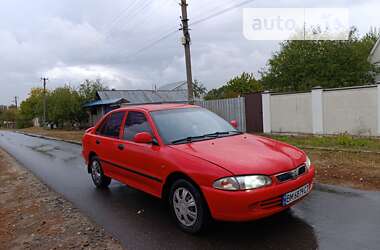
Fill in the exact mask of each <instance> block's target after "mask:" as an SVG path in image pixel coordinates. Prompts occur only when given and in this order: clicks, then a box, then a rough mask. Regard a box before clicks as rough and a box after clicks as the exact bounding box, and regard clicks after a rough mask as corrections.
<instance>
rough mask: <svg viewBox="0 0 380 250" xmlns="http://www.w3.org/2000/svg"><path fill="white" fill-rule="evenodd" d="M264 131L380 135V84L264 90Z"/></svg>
mask: <svg viewBox="0 0 380 250" xmlns="http://www.w3.org/2000/svg"><path fill="white" fill-rule="evenodd" d="M262 101H263V104H262V105H263V107H262V109H263V127H264V133H273V132H276V133H307V134H341V133H348V134H352V135H369V136H379V135H380V86H379V85H367V86H359V87H347V88H339V89H321V88H314V89H313V90H312V91H311V92H303V93H288V94H286V93H285V94H283V93H271V92H264V93H263V94H262Z"/></svg>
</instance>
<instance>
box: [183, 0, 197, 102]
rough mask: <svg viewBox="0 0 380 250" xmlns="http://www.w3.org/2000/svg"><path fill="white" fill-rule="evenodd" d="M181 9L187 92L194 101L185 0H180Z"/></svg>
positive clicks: (191, 100) (190, 99)
mask: <svg viewBox="0 0 380 250" xmlns="http://www.w3.org/2000/svg"><path fill="white" fill-rule="evenodd" d="M180 5H181V10H182V17H181V21H182V31H183V40H182V44H183V46H184V47H185V60H186V76H187V93H188V99H189V103H191V104H192V103H193V102H194V92H193V76H192V73H191V54H190V33H189V19H188V18H187V5H188V4H187V3H186V0H181V4H180Z"/></svg>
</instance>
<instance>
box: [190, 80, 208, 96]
mask: <svg viewBox="0 0 380 250" xmlns="http://www.w3.org/2000/svg"><path fill="white" fill-rule="evenodd" d="M193 92H194V97H196V98H201V97H202V96H204V95H205V94H206V93H207V88H206V87H205V86H204V85H203V84H202V83H201V82H200V81H198V80H194V83H193Z"/></svg>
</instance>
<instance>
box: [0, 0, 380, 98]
mask: <svg viewBox="0 0 380 250" xmlns="http://www.w3.org/2000/svg"><path fill="white" fill-rule="evenodd" d="M237 2H239V1H231V0H192V1H190V2H189V17H190V23H191V22H194V21H196V20H200V19H202V18H204V17H206V16H208V15H210V14H212V13H216V12H218V11H220V10H222V9H224V8H226V7H227V6H232V5H233V4H236V3H237ZM304 5H305V7H348V8H350V11H351V17H352V24H355V25H357V26H358V27H359V30H360V31H361V32H362V33H364V32H366V31H367V30H368V29H369V27H370V26H380V24H379V22H378V9H380V3H379V1H376V0H357V1H354V0H318V1H317V0H312V1H307V2H306V1H301V0H280V1H271V2H268V1H264V0H257V1H253V2H252V3H251V4H249V5H248V7H276V8H279V7H304ZM241 12H242V9H241V8H238V9H236V10H234V11H231V12H228V13H225V14H223V15H221V16H219V17H216V18H213V19H210V20H207V22H203V23H201V24H198V25H195V26H192V27H191V29H192V30H191V36H192V47H191V50H192V62H193V74H194V78H196V79H198V80H200V81H201V82H202V83H204V84H205V85H206V87H207V88H209V89H211V88H214V87H217V86H219V85H221V84H223V83H224V82H226V81H227V80H228V79H230V78H231V77H233V76H234V75H237V74H240V73H241V72H243V71H248V72H253V73H255V74H256V76H258V73H257V72H258V71H259V70H260V69H261V68H263V67H264V66H265V64H266V62H267V59H268V58H269V57H270V56H271V55H272V53H274V51H276V50H277V49H278V47H279V46H278V42H258V41H248V40H246V39H245V38H244V37H243V34H242V15H241ZM363 13H365V17H364V18H363ZM180 15H181V13H180V8H179V6H178V4H176V3H175V1H173V0H155V1H150V0H136V1H125V0H113V1H112V4H110V3H109V2H108V1H101V0H81V1H76V0H75V1H74V0H65V1H49V0H34V1H25V0H3V1H2V7H1V8H0V16H1V17H2V22H1V23H0V41H1V46H0V86H1V89H2V91H1V92H0V104H9V103H10V100H11V97H12V96H15V95H17V96H20V97H21V98H22V99H23V98H25V97H26V96H27V93H28V92H29V90H30V88H31V87H36V86H41V83H40V82H39V79H40V77H41V76H46V77H48V78H49V79H50V81H49V83H48V86H49V88H54V87H57V86H61V85H63V84H65V83H70V84H72V85H78V84H79V83H80V82H81V81H83V80H84V79H86V78H92V79H95V78H102V79H103V80H104V81H105V82H106V83H107V84H108V85H109V86H110V87H114V88H120V89H137V88H141V89H146V88H148V89H150V88H152V85H154V84H158V85H162V84H164V83H168V82H174V81H180V80H184V79H185V78H186V74H185V64H184V55H183V54H184V53H183V47H182V45H181V43H180V39H181V33H180V32H177V33H176V34H174V35H172V36H170V37H168V38H167V39H165V40H163V41H161V42H160V43H157V44H155V46H152V47H149V48H146V49H143V50H141V51H139V53H135V52H136V51H138V50H139V49H141V48H143V47H145V46H146V45H148V44H149V43H150V42H152V41H155V40H157V39H158V38H160V37H162V36H163V34H166V33H168V32H170V31H173V30H178V28H179V23H180V21H179V16H180Z"/></svg>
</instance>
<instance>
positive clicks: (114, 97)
mask: <svg viewBox="0 0 380 250" xmlns="http://www.w3.org/2000/svg"><path fill="white" fill-rule="evenodd" d="M187 101H188V100H187V90H181V89H178V90H162V89H159V90H106V91H98V93H97V98H96V100H94V101H93V102H91V103H87V104H86V105H84V108H85V109H87V110H88V113H89V116H90V120H89V123H90V124H91V125H93V124H95V123H96V122H97V121H98V120H99V119H100V118H101V117H102V116H103V115H105V114H106V113H108V112H109V111H111V110H114V109H117V108H120V107H121V106H122V105H123V104H124V105H138V104H149V103H186V102H187Z"/></svg>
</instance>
